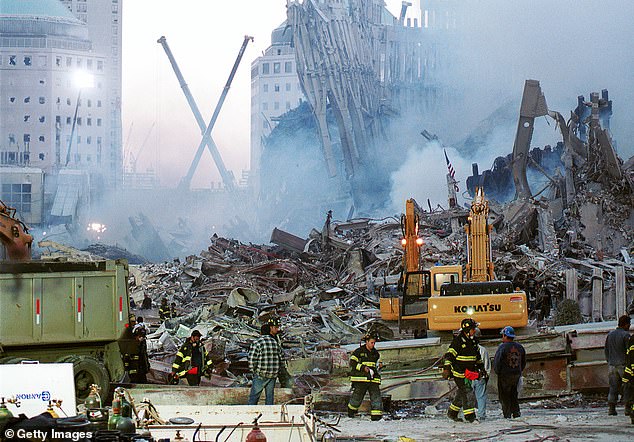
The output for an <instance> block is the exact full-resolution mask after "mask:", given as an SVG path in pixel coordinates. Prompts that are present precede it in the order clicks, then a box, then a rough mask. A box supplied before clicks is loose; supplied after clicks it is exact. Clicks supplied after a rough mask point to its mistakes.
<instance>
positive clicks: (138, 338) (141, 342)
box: [123, 327, 150, 384]
mask: <svg viewBox="0 0 634 442" xmlns="http://www.w3.org/2000/svg"><path fill="white" fill-rule="evenodd" d="M132 334H133V336H134V343H133V344H131V345H130V346H129V347H128V348H129V352H128V353H124V354H123V368H124V369H125V371H126V372H127V373H128V376H129V377H130V382H133V383H135V384H147V374H148V372H149V371H150V360H149V359H148V355H147V342H146V340H145V335H146V332H145V329H144V328H143V327H140V328H137V329H136V330H135V331H134V332H133V333H132Z"/></svg>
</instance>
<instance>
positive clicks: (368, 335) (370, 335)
mask: <svg viewBox="0 0 634 442" xmlns="http://www.w3.org/2000/svg"><path fill="white" fill-rule="evenodd" d="M370 339H374V340H375V341H378V340H379V335H378V334H376V333H374V332H368V333H366V334H365V335H364V336H363V341H364V342H368V341H369V340H370Z"/></svg>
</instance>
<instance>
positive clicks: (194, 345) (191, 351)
mask: <svg viewBox="0 0 634 442" xmlns="http://www.w3.org/2000/svg"><path fill="white" fill-rule="evenodd" d="M201 337H202V334H201V333H200V332H199V331H198V330H194V331H193V332H192V334H191V336H190V337H189V338H188V339H187V340H186V341H185V343H184V344H183V345H182V346H181V348H180V349H179V350H178V353H176V359H174V363H173V364H172V373H171V374H170V375H169V377H168V380H169V382H170V383H171V384H178V381H179V379H180V378H182V377H185V379H187V383H188V384H189V385H194V386H196V385H199V384H200V378H201V377H202V376H203V375H205V376H206V375H208V374H210V373H211V369H212V365H213V363H212V360H211V358H210V357H208V356H207V350H206V349H205V346H204V345H203V343H202V341H201Z"/></svg>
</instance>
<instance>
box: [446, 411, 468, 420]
mask: <svg viewBox="0 0 634 442" xmlns="http://www.w3.org/2000/svg"><path fill="white" fill-rule="evenodd" d="M447 417H448V418H449V419H451V420H452V421H456V422H464V421H463V420H462V419H460V418H459V417H458V412H457V411H456V410H452V409H451V408H449V410H447Z"/></svg>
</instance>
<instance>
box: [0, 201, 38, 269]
mask: <svg viewBox="0 0 634 442" xmlns="http://www.w3.org/2000/svg"><path fill="white" fill-rule="evenodd" d="M32 243H33V237H32V236H31V235H29V233H28V228H27V227H26V225H24V223H23V222H22V221H20V220H19V219H17V218H16V216H15V209H14V208H13V207H9V206H7V205H6V204H5V203H3V202H2V201H0V260H2V259H8V260H9V261H29V260H30V259H31V244H32Z"/></svg>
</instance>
